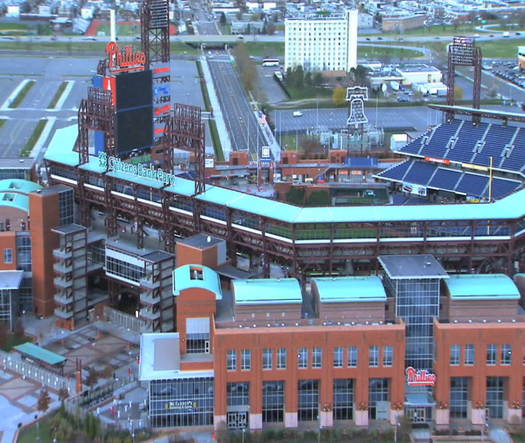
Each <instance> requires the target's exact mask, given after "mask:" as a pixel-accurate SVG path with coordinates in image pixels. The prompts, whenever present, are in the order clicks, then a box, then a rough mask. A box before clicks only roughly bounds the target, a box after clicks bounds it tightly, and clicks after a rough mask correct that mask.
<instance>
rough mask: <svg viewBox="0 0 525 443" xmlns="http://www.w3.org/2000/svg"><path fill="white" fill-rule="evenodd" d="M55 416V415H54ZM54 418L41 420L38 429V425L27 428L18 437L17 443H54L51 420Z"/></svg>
mask: <svg viewBox="0 0 525 443" xmlns="http://www.w3.org/2000/svg"><path fill="white" fill-rule="evenodd" d="M53 415H54V414H53ZM52 418H53V416H48V417H46V418H44V419H42V420H40V422H39V424H38V427H37V426H36V424H32V425H29V426H26V427H24V428H23V429H22V431H21V432H20V434H19V436H18V440H17V443H34V442H35V441H40V442H43V443H52V442H53V438H52V437H51V420H52Z"/></svg>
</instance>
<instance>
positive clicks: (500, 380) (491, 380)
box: [486, 377, 506, 419]
mask: <svg viewBox="0 0 525 443" xmlns="http://www.w3.org/2000/svg"><path fill="white" fill-rule="evenodd" d="M505 378H506V377H487V385H486V386H487V391H486V392H487V397H486V405H487V409H488V413H489V418H491V419H492V418H495V419H502V418H503V409H504V403H505Z"/></svg>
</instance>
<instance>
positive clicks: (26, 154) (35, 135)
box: [20, 118, 47, 157]
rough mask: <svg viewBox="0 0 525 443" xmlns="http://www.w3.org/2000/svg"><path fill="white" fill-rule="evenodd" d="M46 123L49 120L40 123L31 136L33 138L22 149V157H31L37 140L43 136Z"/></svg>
mask: <svg viewBox="0 0 525 443" xmlns="http://www.w3.org/2000/svg"><path fill="white" fill-rule="evenodd" d="M46 123H47V119H45V118H43V119H42V120H40V121H39V122H38V125H36V128H35V130H34V131H33V133H32V134H31V137H30V138H29V140H28V141H27V143H26V145H25V146H24V147H23V148H22V152H20V157H29V154H31V150H32V149H33V148H34V146H35V144H36V142H37V140H38V139H39V138H40V135H41V134H42V131H43V130H44V127H45V126H46Z"/></svg>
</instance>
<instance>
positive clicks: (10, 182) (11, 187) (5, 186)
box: [0, 178, 42, 194]
mask: <svg viewBox="0 0 525 443" xmlns="http://www.w3.org/2000/svg"><path fill="white" fill-rule="evenodd" d="M39 189H42V186H40V185H39V184H38V183H35V182H31V181H29V180H21V179H18V178H7V179H5V180H0V192H20V193H22V194H29V193H30V192H34V191H38V190H39Z"/></svg>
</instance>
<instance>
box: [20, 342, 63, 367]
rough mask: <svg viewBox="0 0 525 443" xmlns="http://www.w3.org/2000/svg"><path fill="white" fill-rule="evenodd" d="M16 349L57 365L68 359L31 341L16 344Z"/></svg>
mask: <svg viewBox="0 0 525 443" xmlns="http://www.w3.org/2000/svg"><path fill="white" fill-rule="evenodd" d="M14 349H16V350H17V351H18V352H21V353H23V354H25V355H27V356H28V357H31V358H34V359H36V360H40V361H43V362H45V363H47V364H49V365H56V364H59V363H62V362H64V361H66V360H67V358H66V357H62V356H61V355H59V354H55V353H54V352H51V351H49V350H47V349H45V348H42V347H40V346H37V345H35V344H33V343H29V342H27V343H23V344H21V345H18V346H15V347H14Z"/></svg>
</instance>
